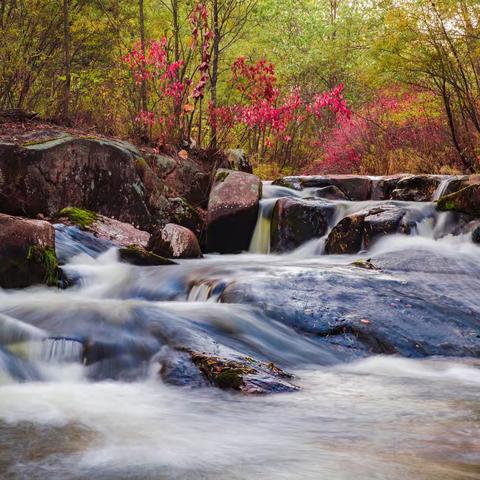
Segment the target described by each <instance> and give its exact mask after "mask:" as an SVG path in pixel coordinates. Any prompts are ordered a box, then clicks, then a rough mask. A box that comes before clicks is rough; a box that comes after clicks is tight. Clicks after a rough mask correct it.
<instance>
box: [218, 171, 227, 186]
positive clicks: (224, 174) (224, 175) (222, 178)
mask: <svg viewBox="0 0 480 480" xmlns="http://www.w3.org/2000/svg"><path fill="white" fill-rule="evenodd" d="M228 175H229V172H227V171H225V170H222V171H220V172H217V174H216V175H215V182H216V183H222V182H224V181H225V179H226V178H227V177H228Z"/></svg>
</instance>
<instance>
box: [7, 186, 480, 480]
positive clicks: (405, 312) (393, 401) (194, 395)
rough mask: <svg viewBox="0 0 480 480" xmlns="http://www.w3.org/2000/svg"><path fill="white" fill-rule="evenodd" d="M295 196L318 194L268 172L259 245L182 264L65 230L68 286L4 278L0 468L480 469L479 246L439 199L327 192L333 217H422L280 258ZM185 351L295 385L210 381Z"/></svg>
mask: <svg viewBox="0 0 480 480" xmlns="http://www.w3.org/2000/svg"><path fill="white" fill-rule="evenodd" d="M439 188H442V189H443V188H445V185H443V184H442V185H441V186H440V187H439ZM285 196H295V197H300V198H311V197H315V191H314V189H304V190H302V191H298V192H297V191H294V190H291V189H288V188H284V187H275V186H273V185H270V184H268V183H266V184H265V185H264V194H263V199H262V200H261V203H260V209H259V217H258V221H257V226H256V229H255V232H254V235H253V237H252V242H251V246H250V251H249V252H245V253H243V254H239V255H215V254H211V255H207V256H206V258H204V259H199V260H183V261H180V262H179V263H180V264H179V265H172V266H161V267H135V266H132V265H128V264H125V263H120V262H119V261H118V258H117V252H116V250H115V248H110V249H107V250H105V249H101V248H98V249H97V248H96V247H95V245H91V244H86V243H85V242H82V241H80V240H79V239H78V238H77V237H75V235H72V234H71V232H69V231H68V230H65V229H62V228H60V227H58V228H57V237H56V243H57V246H56V248H57V255H58V256H59V258H62V259H63V261H64V263H65V265H64V267H63V271H64V273H65V275H66V277H67V278H68V282H69V285H70V286H69V288H67V289H64V290H56V289H51V288H50V289H48V288H44V287H32V288H28V289H25V290H18V291H14V290H0V477H1V478H2V479H4V478H5V479H17V478H18V479H24V478H25V479H45V478H48V479H53V480H56V479H79V480H80V479H90V478H96V479H207V480H216V479H219V480H220V479H234V480H237V479H238V480H240V479H242V480H243V479H252V478H255V479H266V480H267V479H273V478H275V479H302V480H307V479H318V478H325V479H332V480H358V479H362V480H363V479H365V480H367V479H368V480H370V479H388V480H396V479H399V480H400V479H408V478H415V479H418V480H432V479H436V480H437V479H439V480H461V479H480V296H479V295H478V292H479V291H480V247H479V246H477V245H475V244H474V243H473V242H472V241H471V238H470V237H469V236H467V235H457V236H452V235H449V234H447V233H446V232H447V231H448V228H447V227H448V225H449V222H450V221H451V218H450V216H451V214H450V213H439V212H437V211H436V210H435V207H434V204H433V203H431V202H415V203H414V202H411V203H409V202H392V201H389V202H378V201H367V202H349V201H343V200H332V201H331V203H332V205H333V208H334V215H333V216H332V218H331V220H330V225H329V227H330V229H331V228H333V227H334V226H335V224H337V223H338V221H339V220H341V219H342V218H344V217H345V216H347V215H349V214H351V213H354V212H357V211H360V210H362V209H365V208H367V207H371V206H375V205H378V204H385V203H388V204H394V205H400V206H402V207H405V208H407V209H408V216H409V221H410V222H411V223H412V224H414V225H415V228H413V229H412V231H411V232H410V233H409V235H399V234H398V235H389V236H386V237H384V238H382V239H380V240H379V241H377V242H376V243H375V244H374V245H373V246H372V247H371V248H370V249H369V250H368V251H361V252H360V253H359V254H355V255H326V254H325V241H326V236H325V237H322V238H318V239H314V240H311V241H309V242H307V243H306V244H304V245H301V246H300V247H299V248H298V249H296V250H294V251H292V252H289V253H284V254H281V255H280V254H271V253H270V251H271V249H270V235H269V232H270V225H271V216H272V211H273V208H274V205H275V202H276V200H277V199H278V198H281V197H285ZM358 262H363V263H360V265H362V264H365V263H368V264H372V265H375V266H376V267H378V268H375V269H368V268H359V267H358V265H359V263H358ZM191 351H195V352H210V353H211V354H215V355H218V356H222V357H226V358H253V359H258V360H259V361H262V362H274V363H275V364H276V365H278V366H279V367H281V368H282V369H284V370H285V371H288V372H289V373H291V374H292V375H293V379H292V380H291V382H292V383H293V384H294V386H295V387H298V388H297V389H296V390H295V391H291V392H288V393H274V394H269V395H253V396H247V395H242V394H240V393H237V392H230V391H228V390H221V389H217V388H212V386H211V385H209V384H208V382H206V380H205V378H204V377H203V376H202V375H201V374H200V373H199V372H198V369H196V368H194V366H193V365H192V364H191V362H190V361H189V358H188V355H186V352H191Z"/></svg>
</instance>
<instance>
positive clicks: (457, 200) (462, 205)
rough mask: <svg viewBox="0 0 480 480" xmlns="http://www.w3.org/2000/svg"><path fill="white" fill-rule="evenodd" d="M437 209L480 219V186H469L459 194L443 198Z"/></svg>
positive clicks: (439, 201)
mask: <svg viewBox="0 0 480 480" xmlns="http://www.w3.org/2000/svg"><path fill="white" fill-rule="evenodd" d="M437 208H438V209H439V210H442V211H456V212H462V213H466V214H468V215H471V216H473V217H477V218H478V217H480V184H474V185H469V186H468V187H465V188H463V189H462V190H459V191H458V192H455V193H452V194H450V195H445V196H443V197H441V198H440V199H439V200H438V202H437Z"/></svg>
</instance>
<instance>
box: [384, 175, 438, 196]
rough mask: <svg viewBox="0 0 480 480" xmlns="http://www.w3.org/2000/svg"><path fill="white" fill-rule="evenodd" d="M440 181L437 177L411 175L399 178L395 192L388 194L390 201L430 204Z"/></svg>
mask: <svg viewBox="0 0 480 480" xmlns="http://www.w3.org/2000/svg"><path fill="white" fill-rule="evenodd" d="M441 181H442V177H440V176H437V175H411V176H409V177H404V178H401V179H400V180H399V181H398V182H397V183H396V187H395V190H393V191H392V193H391V194H390V196H389V197H387V198H389V199H391V200H402V201H406V202H431V201H432V200H433V197H434V195H435V192H436V191H437V188H438V187H439V185H440V183H441Z"/></svg>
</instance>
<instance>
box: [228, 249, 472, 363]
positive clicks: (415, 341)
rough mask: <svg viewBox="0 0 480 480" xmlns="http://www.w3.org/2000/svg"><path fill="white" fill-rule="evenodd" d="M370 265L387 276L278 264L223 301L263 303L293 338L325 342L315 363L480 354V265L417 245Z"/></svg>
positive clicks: (241, 282) (237, 285) (240, 283)
mask: <svg viewBox="0 0 480 480" xmlns="http://www.w3.org/2000/svg"><path fill="white" fill-rule="evenodd" d="M371 263H373V264H374V265H375V266H376V267H378V268H379V269H381V271H375V270H371V269H364V268H358V267H357V266H350V267H347V266H345V265H343V264H342V265H326V264H325V263H321V268H318V264H314V265H312V266H311V268H309V269H307V268H305V264H299V266H300V265H301V268H298V269H296V268H292V266H285V267H282V266H281V265H278V264H275V266H274V267H272V268H271V269H269V270H267V271H265V270H263V271H262V274H261V275H259V276H254V275H250V276H248V278H244V279H236V281H235V282H232V283H231V284H229V285H228V286H227V288H226V289H225V290H224V292H223V294H222V297H221V301H222V303H224V304H225V303H232V304H239V303H240V304H247V305H252V306H255V307H258V306H260V308H262V310H263V312H264V313H265V315H268V316H269V317H270V318H273V319H275V320H276V321H278V322H280V323H282V324H284V325H286V326H287V327H289V328H291V329H292V335H294V333H293V332H296V333H299V334H304V335H305V336H307V338H308V339H309V340H310V341H312V342H314V343H315V344H316V345H318V346H319V347H320V348H319V349H318V351H317V353H316V355H317V360H316V361H318V362H321V363H323V364H325V365H328V364H335V363H338V362H345V361H349V360H354V359H358V358H363V357H365V356H369V355H372V354H392V353H395V354H399V355H403V356H407V357H416V358H418V357H427V356H431V355H445V356H449V357H455V356H459V357H462V356H465V357H476V356H478V355H480V335H479V333H478V325H479V322H480V309H479V302H478V295H477V293H476V292H477V291H478V289H479V288H480V270H479V266H478V264H476V263H475V262H472V261H471V259H464V260H461V259H459V258H458V257H454V256H452V255H451V254H450V253H447V254H446V255H445V256H443V255H442V254H441V253H440V252H438V251H436V252H427V251H425V250H418V251H417V252H416V251H412V249H411V247H408V249H406V250H400V251H393V252H388V253H386V254H382V255H379V256H375V257H372V259H371ZM439 278H441V279H442V281H439ZM459 288H460V289H461V290H462V295H458V292H459ZM304 351H305V352H307V347H306V346H304Z"/></svg>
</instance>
